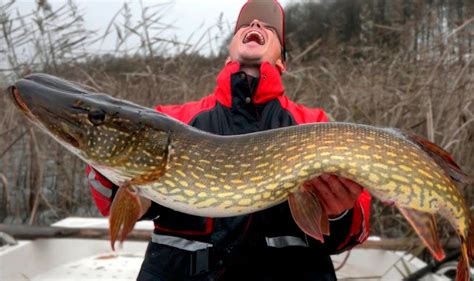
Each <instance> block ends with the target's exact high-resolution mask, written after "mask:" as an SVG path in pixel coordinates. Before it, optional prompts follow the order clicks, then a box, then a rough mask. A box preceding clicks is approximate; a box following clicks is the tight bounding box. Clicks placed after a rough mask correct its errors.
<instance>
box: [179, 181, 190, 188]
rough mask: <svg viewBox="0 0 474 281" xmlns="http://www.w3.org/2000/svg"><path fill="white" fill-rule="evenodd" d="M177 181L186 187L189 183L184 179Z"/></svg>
mask: <svg viewBox="0 0 474 281" xmlns="http://www.w3.org/2000/svg"><path fill="white" fill-rule="evenodd" d="M179 183H180V184H181V185H182V186H184V187H188V186H189V184H188V183H187V182H185V181H179Z"/></svg>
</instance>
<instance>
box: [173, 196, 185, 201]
mask: <svg viewBox="0 0 474 281" xmlns="http://www.w3.org/2000/svg"><path fill="white" fill-rule="evenodd" d="M172 199H173V200H174V201H178V202H185V201H187V198H186V197H184V196H183V195H175V196H173V197H172Z"/></svg>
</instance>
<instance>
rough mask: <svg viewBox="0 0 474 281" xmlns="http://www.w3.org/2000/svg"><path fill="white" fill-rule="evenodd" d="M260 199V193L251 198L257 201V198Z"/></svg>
mask: <svg viewBox="0 0 474 281" xmlns="http://www.w3.org/2000/svg"><path fill="white" fill-rule="evenodd" d="M260 199H262V195H261V194H257V195H254V197H253V200H255V201H258V200H260Z"/></svg>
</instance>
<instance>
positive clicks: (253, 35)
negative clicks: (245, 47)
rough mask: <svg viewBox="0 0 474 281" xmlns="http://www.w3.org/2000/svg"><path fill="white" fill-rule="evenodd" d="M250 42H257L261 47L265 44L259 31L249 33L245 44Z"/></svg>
mask: <svg viewBox="0 0 474 281" xmlns="http://www.w3.org/2000/svg"><path fill="white" fill-rule="evenodd" d="M250 41H255V42H257V43H258V44H260V45H263V44H265V38H264V37H263V35H262V34H260V33H259V32H257V31H250V32H249V33H247V35H245V38H244V44H245V43H248V42H250Z"/></svg>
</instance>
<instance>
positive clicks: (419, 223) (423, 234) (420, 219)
mask: <svg viewBox="0 0 474 281" xmlns="http://www.w3.org/2000/svg"><path fill="white" fill-rule="evenodd" d="M398 209H399V210H400V212H401V213H402V215H403V216H404V217H405V218H406V219H407V220H408V222H409V223H410V225H411V226H412V227H413V229H415V232H416V233H417V234H418V236H419V237H420V238H421V240H422V241H423V243H424V244H425V245H426V247H427V248H428V250H430V252H431V254H432V255H433V257H434V258H435V259H436V260H438V261H440V260H442V259H444V257H445V253H444V250H443V246H442V245H441V243H440V241H439V237H438V227H437V224H436V218H435V217H434V215H433V214H430V213H424V212H420V211H417V210H413V209H407V208H401V207H399V208H398Z"/></svg>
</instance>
